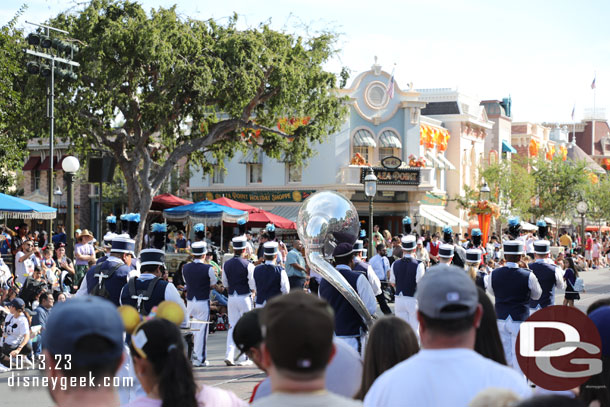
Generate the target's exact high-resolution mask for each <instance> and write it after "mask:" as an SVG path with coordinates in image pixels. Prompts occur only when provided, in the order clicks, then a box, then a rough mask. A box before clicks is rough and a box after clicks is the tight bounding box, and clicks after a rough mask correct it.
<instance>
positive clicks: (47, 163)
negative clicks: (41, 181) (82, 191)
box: [38, 157, 61, 171]
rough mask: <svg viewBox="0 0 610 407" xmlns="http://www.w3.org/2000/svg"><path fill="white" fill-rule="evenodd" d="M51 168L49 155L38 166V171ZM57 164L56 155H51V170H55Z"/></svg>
mask: <svg viewBox="0 0 610 407" xmlns="http://www.w3.org/2000/svg"><path fill="white" fill-rule="evenodd" d="M49 168H51V160H50V158H49V157H47V158H45V159H44V161H43V162H42V164H40V167H39V168H38V169H39V170H40V171H48V170H49ZM58 169H61V168H59V166H58V165H57V157H53V171H57V170H58Z"/></svg>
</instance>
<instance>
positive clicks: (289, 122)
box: [277, 116, 311, 134]
mask: <svg viewBox="0 0 610 407" xmlns="http://www.w3.org/2000/svg"><path fill="white" fill-rule="evenodd" d="M310 120H311V117H309V116H305V117H290V118H288V117H282V118H280V119H279V120H278V121H277V128H278V130H279V131H281V132H283V133H287V134H292V133H294V131H295V130H296V129H298V128H299V127H301V126H307V124H309V121H310Z"/></svg>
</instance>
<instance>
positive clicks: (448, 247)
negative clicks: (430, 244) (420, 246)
mask: <svg viewBox="0 0 610 407" xmlns="http://www.w3.org/2000/svg"><path fill="white" fill-rule="evenodd" d="M454 251H455V247H454V246H453V245H452V244H442V245H440V246H439V247H438V257H442V258H444V259H450V258H452V257H453V252H454Z"/></svg>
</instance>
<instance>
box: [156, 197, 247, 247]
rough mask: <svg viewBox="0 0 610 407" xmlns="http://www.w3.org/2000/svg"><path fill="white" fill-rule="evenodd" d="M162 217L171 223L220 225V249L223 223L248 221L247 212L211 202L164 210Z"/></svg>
mask: <svg viewBox="0 0 610 407" xmlns="http://www.w3.org/2000/svg"><path fill="white" fill-rule="evenodd" d="M163 216H165V218H167V219H169V220H173V221H184V220H188V221H189V222H191V223H197V222H202V223H204V224H205V226H206V227H207V226H208V224H209V223H214V224H218V223H220V247H222V235H223V222H231V223H237V221H238V220H239V219H246V220H248V212H246V211H240V210H239V209H234V208H230V207H228V206H224V205H220V204H217V203H215V202H212V201H201V202H197V203H193V204H190V205H183V206H176V207H175V208H169V209H165V210H164V211H163Z"/></svg>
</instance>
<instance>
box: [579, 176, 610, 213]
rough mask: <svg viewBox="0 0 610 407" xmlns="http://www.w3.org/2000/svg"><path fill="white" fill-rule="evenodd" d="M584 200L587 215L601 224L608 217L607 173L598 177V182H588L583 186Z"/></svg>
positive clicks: (609, 187) (608, 191) (609, 210)
mask: <svg viewBox="0 0 610 407" xmlns="http://www.w3.org/2000/svg"><path fill="white" fill-rule="evenodd" d="M584 200H585V201H586V202H587V206H588V208H589V210H588V212H587V217H588V218H590V219H591V220H592V221H594V222H595V224H597V225H601V222H602V221H604V220H608V219H610V179H609V178H608V176H607V175H602V176H601V177H599V181H598V182H588V183H586V184H585V188H584Z"/></svg>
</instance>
